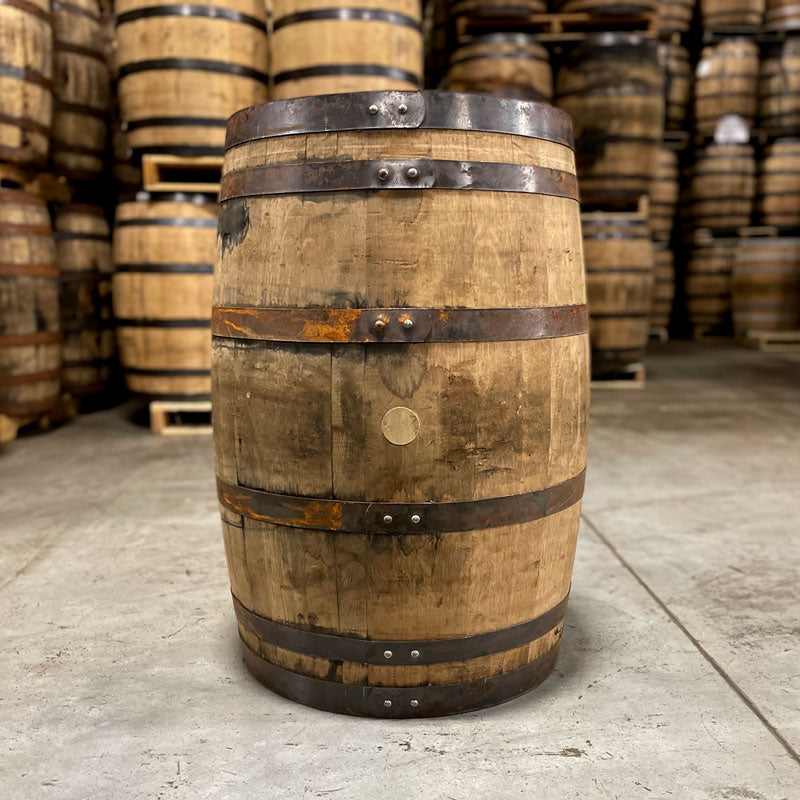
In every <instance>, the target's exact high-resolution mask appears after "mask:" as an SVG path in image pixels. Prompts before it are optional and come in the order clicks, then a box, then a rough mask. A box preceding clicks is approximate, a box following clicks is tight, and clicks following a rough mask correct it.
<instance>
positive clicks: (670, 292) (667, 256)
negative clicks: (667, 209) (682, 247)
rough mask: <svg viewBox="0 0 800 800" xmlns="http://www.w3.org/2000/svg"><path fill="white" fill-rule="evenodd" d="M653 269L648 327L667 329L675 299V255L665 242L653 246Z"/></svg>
mask: <svg viewBox="0 0 800 800" xmlns="http://www.w3.org/2000/svg"><path fill="white" fill-rule="evenodd" d="M653 255H654V263H655V268H654V270H653V275H654V277H655V283H654V284H653V307H652V311H651V312H650V327H653V328H655V327H658V328H667V327H669V321H670V317H671V316H672V303H673V300H674V299H675V255H674V253H673V252H672V248H671V247H670V246H669V244H668V243H667V242H655V243H654V244H653Z"/></svg>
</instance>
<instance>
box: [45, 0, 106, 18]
mask: <svg viewBox="0 0 800 800" xmlns="http://www.w3.org/2000/svg"><path fill="white" fill-rule="evenodd" d="M53 11H66V12H67V13H69V14H79V15H80V16H82V17H88V18H89V19H91V20H93V21H94V22H100V16H99V15H98V14H95V13H93V12H92V11H90V10H89V9H88V8H83V7H81V6H76V5H75V4H74V3H60V2H58V0H53Z"/></svg>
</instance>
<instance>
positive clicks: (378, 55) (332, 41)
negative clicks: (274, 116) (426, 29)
mask: <svg viewBox="0 0 800 800" xmlns="http://www.w3.org/2000/svg"><path fill="white" fill-rule="evenodd" d="M273 11H274V14H275V19H274V22H273V24H272V82H273V92H272V96H273V97H275V98H278V99H283V98H289V97H304V96H306V95H312V94H330V93H333V92H358V91H371V90H380V89H416V88H419V87H421V86H422V29H421V21H422V10H421V4H420V0H372V1H371V2H370V3H366V4H365V3H357V2H356V3H354V2H352V0H275V3H274V6H273Z"/></svg>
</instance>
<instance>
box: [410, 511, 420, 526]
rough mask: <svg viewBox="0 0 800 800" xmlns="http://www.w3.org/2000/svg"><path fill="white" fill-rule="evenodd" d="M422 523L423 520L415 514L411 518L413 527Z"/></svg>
mask: <svg viewBox="0 0 800 800" xmlns="http://www.w3.org/2000/svg"><path fill="white" fill-rule="evenodd" d="M420 522H422V518H421V517H420V515H419V514H413V515H412V517H411V524H412V525H419V524H420Z"/></svg>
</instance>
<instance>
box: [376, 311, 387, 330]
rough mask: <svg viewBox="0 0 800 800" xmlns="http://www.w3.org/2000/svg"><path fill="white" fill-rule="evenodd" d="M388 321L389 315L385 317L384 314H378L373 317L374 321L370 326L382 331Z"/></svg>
mask: <svg viewBox="0 0 800 800" xmlns="http://www.w3.org/2000/svg"><path fill="white" fill-rule="evenodd" d="M388 323H389V317H387V316H386V314H379V315H378V316H377V318H376V319H375V322H373V323H372V326H373V327H374V328H375V330H376V331H382V330H384V329H385V328H386V326H387V324H388Z"/></svg>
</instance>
